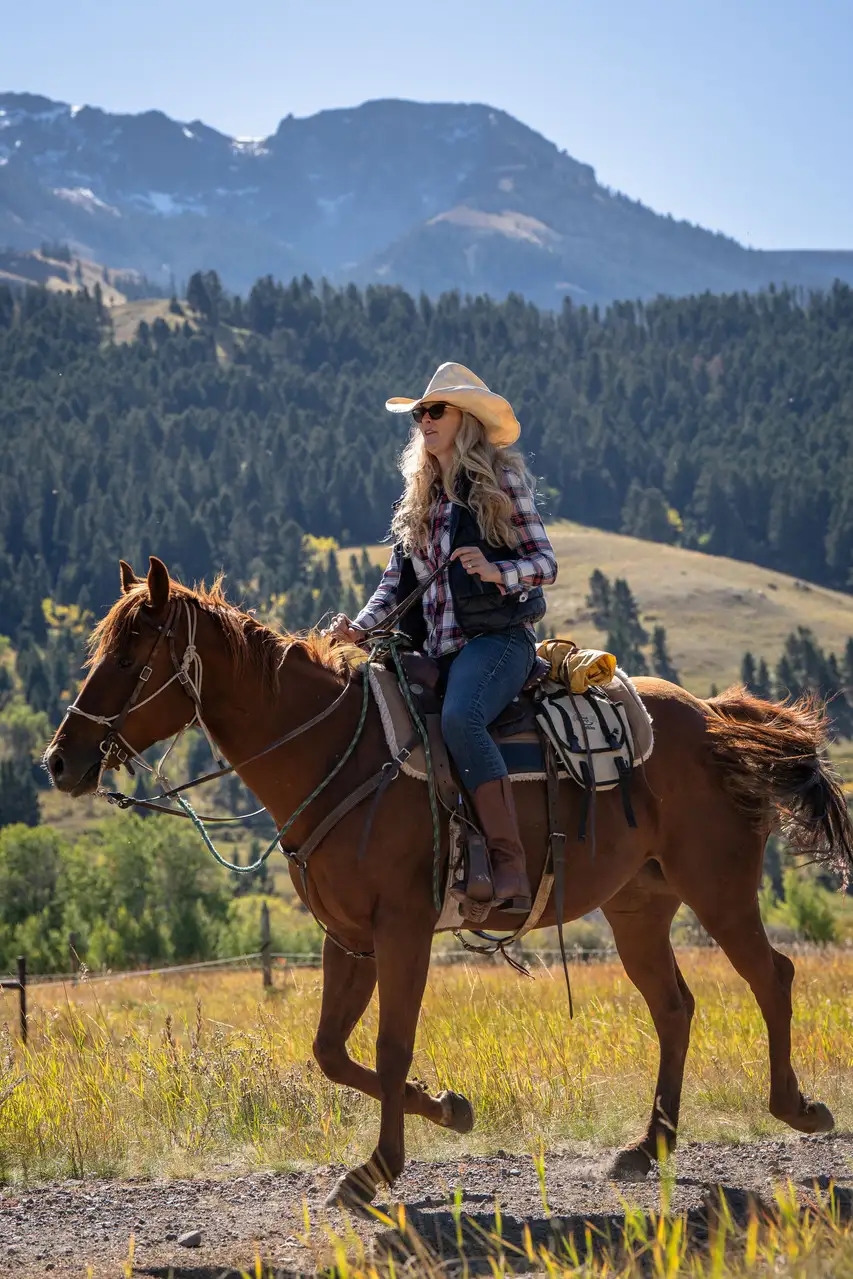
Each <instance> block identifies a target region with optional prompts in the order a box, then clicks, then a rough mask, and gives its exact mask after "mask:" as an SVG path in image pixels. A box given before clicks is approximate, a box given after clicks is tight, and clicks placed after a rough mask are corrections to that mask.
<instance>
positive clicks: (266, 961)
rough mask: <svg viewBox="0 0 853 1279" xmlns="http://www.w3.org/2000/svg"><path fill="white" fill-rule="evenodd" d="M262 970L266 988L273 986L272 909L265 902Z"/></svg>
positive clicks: (262, 910)
mask: <svg viewBox="0 0 853 1279" xmlns="http://www.w3.org/2000/svg"><path fill="white" fill-rule="evenodd" d="M261 968H262V969H263V974H264V986H265V987H267V986H271V985H272V958H271V955H270V908H269V906H268V905H267V904H266V902H265V901H263V902H261Z"/></svg>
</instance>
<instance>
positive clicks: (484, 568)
mask: <svg viewBox="0 0 853 1279" xmlns="http://www.w3.org/2000/svg"><path fill="white" fill-rule="evenodd" d="M450 558H451V560H461V561H462V567H463V568H464V570H465V572H466V573H468V574H469V575H470V576H471V577H479V578H480V580H481V581H482V582H494V583H495V584H496V585H498V586H499V585H500V584H501V583H502V582H503V577H502V576H501V571H500V569H499V568H498V567H497V566H496V565H495V564H492V563H491V562H490V561H489V560H487V559H486V557H485V555H484V554H483V552H482V551H481V550H480V548H479V547H478V546H460V547H457V549H456V550H455V551H454V552H453V554H452V555H451V557H450Z"/></svg>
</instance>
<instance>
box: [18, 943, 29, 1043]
mask: <svg viewBox="0 0 853 1279" xmlns="http://www.w3.org/2000/svg"><path fill="white" fill-rule="evenodd" d="M18 1001H19V1007H20V1012H21V1043H24V1044H25V1043H26V1042H27V957H26V955H19V956H18Z"/></svg>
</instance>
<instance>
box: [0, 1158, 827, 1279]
mask: <svg viewBox="0 0 853 1279" xmlns="http://www.w3.org/2000/svg"><path fill="white" fill-rule="evenodd" d="M611 1155H612V1152H611V1151H603V1150H601V1149H597V1150H595V1151H594V1152H592V1151H589V1152H586V1151H584V1150H582V1149H580V1148H579V1147H574V1148H572V1149H571V1151H563V1152H555V1153H551V1154H550V1155H548V1156H547V1159H546V1178H547V1195H548V1201H549V1212H547V1213H546V1211H545V1209H544V1208H543V1203H542V1195H541V1190H540V1186H539V1180H538V1177H537V1174H536V1170H535V1167H534V1165H533V1162H532V1160H531V1159H530V1156H529V1155H507V1154H504V1153H502V1152H501V1153H500V1154H498V1155H496V1156H493V1157H464V1156H463V1157H462V1158H460V1159H459V1160H458V1161H455V1162H453V1163H448V1162H445V1163H413V1164H410V1165H409V1168H408V1169H407V1171H406V1173H405V1174H404V1176H403V1177H401V1178H400V1181H399V1182H398V1183H397V1186H396V1188H395V1194H394V1196H393V1198H391V1197H386V1198H385V1199H384V1200H383V1201H382V1205H381V1206H384V1207H388V1206H390V1204H392V1203H395V1202H402V1203H404V1204H406V1206H407V1213H408V1220H409V1221H410V1222H411V1223H412V1224H413V1225H414V1226H415V1227H416V1229H417V1230H418V1232H419V1233H420V1234H421V1236H423V1237H424V1238H425V1239H427V1240H428V1241H429V1242H430V1244H431V1245H432V1246H433V1247H434V1248H435V1249H436V1250H437V1251H438V1252H439V1253H444V1254H445V1255H447V1256H448V1257H449V1256H456V1255H458V1254H457V1250H456V1219H455V1216H454V1210H453V1202H454V1200H453V1193H454V1190H455V1189H456V1188H458V1187H462V1188H463V1192H462V1195H461V1212H462V1216H463V1218H465V1219H468V1221H469V1222H470V1223H473V1225H469V1226H468V1227H467V1235H466V1245H465V1251H466V1253H467V1254H468V1256H469V1257H470V1258H471V1260H472V1263H473V1264H472V1270H473V1271H474V1272H475V1273H476V1272H477V1271H478V1270H480V1271H482V1273H487V1272H488V1265H487V1263H485V1260H484V1261H483V1263H482V1264H480V1265H478V1258H480V1257H482V1258H483V1259H484V1258H485V1255H486V1252H487V1247H486V1245H485V1244H484V1242H483V1240H482V1238H480V1237H478V1234H477V1227H478V1226H479V1227H481V1228H482V1229H483V1230H487V1231H489V1232H491V1231H493V1230H494V1203H495V1199H496V1198H497V1200H498V1201H499V1203H500V1205H501V1211H502V1216H503V1237H504V1238H505V1239H506V1240H507V1242H508V1243H509V1245H510V1246H511V1245H512V1244H513V1243H515V1242H519V1241H520V1239H521V1231H522V1228H523V1224H524V1223H525V1222H527V1223H528V1224H529V1225H530V1229H531V1232H532V1234H533V1238H534V1241H536V1240H545V1239H547V1238H548V1237H549V1236H552V1235H553V1232H554V1230H555V1228H556V1229H561V1228H562V1229H567V1230H571V1229H573V1228H574V1227H576V1226H582V1223H583V1221H584V1219H585V1218H593V1219H594V1220H595V1222H596V1224H597V1225H599V1226H602V1227H605V1228H606V1227H607V1226H608V1225H614V1224H615V1225H616V1226H617V1227H618V1224H619V1219H618V1218H619V1214H620V1212H621V1205H620V1195H622V1196H624V1198H625V1199H627V1200H629V1201H630V1202H631V1203H633V1204H638V1205H640V1206H643V1207H646V1208H654V1207H656V1206H657V1205H658V1203H659V1194H660V1186H659V1184H658V1181H657V1178H656V1177H655V1178H654V1179H652V1180H649V1181H647V1182H644V1183H641V1184H636V1183H612V1182H609V1181H608V1180H607V1177H606V1169H607V1165H608V1160H609V1158H610V1157H611ZM339 1171H340V1169H335V1168H320V1169H317V1170H314V1171H312V1172H300V1173H283V1174H275V1173H268V1174H264V1173H259V1174H256V1175H253V1176H247V1177H238V1178H235V1179H233V1180H229V1181H201V1180H199V1181H173V1182H148V1181H130V1182H121V1181H95V1180H91V1181H65V1182H60V1183H54V1184H51V1185H45V1186H32V1187H29V1188H27V1189H20V1188H15V1187H8V1188H6V1189H3V1190H1V1191H0V1274H2V1275H15V1276H16V1279H24V1276H26V1277H27V1279H29V1277H30V1276H42V1275H51V1276H53V1277H55V1279H67V1277H68V1276H72V1275H73V1276H75V1279H76V1277H77V1276H80V1277H82V1276H84V1275H85V1274H86V1267H87V1266H91V1267H92V1270H93V1273H94V1275H95V1276H97V1277H98V1279H100V1276H115V1275H119V1274H121V1273H122V1270H121V1262H122V1261H123V1260H125V1259H126V1258H127V1253H128V1240H129V1239H130V1236H131V1235H133V1236H134V1237H135V1240H136V1254H135V1260H134V1274H135V1275H158V1276H164V1277H165V1276H167V1275H169V1274H170V1273H172V1270H173V1268H174V1274H175V1275H176V1276H179V1275H180V1276H185V1277H186V1279H218V1277H219V1276H222V1275H223V1274H224V1275H227V1274H229V1272H230V1270H231V1268H232V1267H246V1268H247V1269H249V1268H252V1273H254V1270H253V1267H254V1261H255V1257H256V1255H257V1254H258V1253H260V1255H261V1257H262V1258H263V1259H264V1260H265V1261H266V1262H267V1263H268V1264H269V1265H270V1266H273V1267H275V1268H277V1270H278V1271H279V1272H280V1274H281V1275H282V1276H285V1275H292V1274H294V1273H301V1274H306V1273H308V1274H310V1273H314V1272H315V1271H316V1269H317V1266H318V1264H319V1262H320V1261H321V1259H322V1258H323V1256H324V1255H325V1256H326V1257H327V1258H328V1247H327V1248H326V1251H325V1253H324V1251H323V1242H322V1241H323V1237H324V1224H326V1223H327V1224H328V1226H330V1227H332V1228H333V1229H335V1230H337V1231H343V1230H345V1229H346V1221H345V1218H344V1216H343V1215H342V1214H341V1213H339V1212H337V1211H332V1212H327V1211H326V1210H325V1209H324V1207H323V1200H324V1197H325V1195H326V1194H327V1192H328V1191H329V1189H330V1188H331V1186H332V1184H333V1181H334V1179H335V1177H336V1176H337V1175H338V1173H339ZM789 1178H790V1180H791V1181H792V1182H793V1183H794V1185H795V1186H796V1187H797V1189H798V1191H799V1192H800V1194H801V1196H802V1197H803V1198H809V1197H810V1195H811V1194H813V1188H814V1183H815V1181H817V1183H818V1185H819V1186H826V1185H827V1183H828V1181H829V1179H830V1178H831V1179H833V1180H834V1181H835V1182H836V1183H837V1185H838V1187H839V1192H838V1198H839V1200H840V1203H841V1207H842V1210H843V1211H846V1212H848V1213H849V1212H850V1211H851V1210H853V1136H851V1135H842V1136H835V1135H831V1136H825V1137H807V1138H793V1139H792V1140H786V1141H763V1142H758V1143H755V1144H752V1145H748V1146H722V1145H713V1144H710V1143H695V1144H692V1145H691V1144H688V1145H685V1146H683V1147H681V1149H680V1150H679V1155H678V1167H677V1181H676V1184H675V1188H674V1194H673V1201H672V1206H673V1209H674V1210H682V1209H688V1210H689V1218H690V1224H691V1227H692V1228H693V1229H694V1230H695V1232H696V1233H697V1235H699V1236H701V1234H702V1231H703V1230H706V1229H707V1205H708V1203H709V1202H715V1201H716V1198H717V1191H716V1189H715V1188H716V1187H717V1186H723V1187H725V1188H726V1195H727V1198H728V1201H729V1204H730V1207H731V1210H732V1212H733V1214H734V1216H735V1217H736V1218H737V1217H738V1216H739V1215H740V1216H745V1214H746V1212H747V1209H748V1200H749V1195H750V1194H753V1195H756V1196H758V1197H759V1199H764V1200H769V1199H770V1198H771V1197H772V1188H773V1185H774V1184H779V1183H780V1182H781V1183H785V1182H787V1180H788V1179H789ZM709 1192H711V1193H710V1194H709ZM303 1204H307V1208H308V1213H309V1216H310V1220H311V1223H312V1237H313V1242H312V1243H311V1244H310V1245H308V1246H306V1243H305V1241H304V1234H305V1227H304V1217H303ZM458 1215H459V1214H458V1211H457V1212H456V1217H458ZM555 1218H556V1219H558V1222H557V1225H556V1226H555V1220H554V1219H555ZM356 1229H357V1231H358V1233H359V1235H360V1236H361V1237H362V1239H364V1240H365V1241H366V1243H367V1244H368V1246H369V1247H372V1248H376V1247H382V1246H383V1245H384V1246H387V1245H389V1244H391V1245H393V1244H394V1243H395V1242H397V1241H398V1240H399V1236H397V1238H396V1240H395V1238H394V1236H395V1232H393V1231H390V1230H389V1229H387V1227H384V1226H382V1225H381V1224H379V1223H376V1222H363V1223H362V1222H358V1223H357V1225H356ZM194 1230H197V1231H199V1232H200V1235H201V1242H200V1243H199V1244H198V1246H196V1247H193V1248H188V1247H185V1246H182V1245H181V1244H179V1243H178V1239H179V1238H180V1237H181V1236H182V1235H184V1234H185V1233H188V1232H190V1231H194Z"/></svg>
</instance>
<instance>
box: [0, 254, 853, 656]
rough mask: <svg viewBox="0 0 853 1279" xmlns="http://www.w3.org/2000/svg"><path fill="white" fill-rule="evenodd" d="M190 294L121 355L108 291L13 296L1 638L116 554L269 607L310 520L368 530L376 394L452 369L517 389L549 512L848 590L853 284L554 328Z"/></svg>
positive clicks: (397, 439)
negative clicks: (174, 322) (221, 581)
mask: <svg viewBox="0 0 853 1279" xmlns="http://www.w3.org/2000/svg"><path fill="white" fill-rule="evenodd" d="M190 292H191V296H192V298H193V301H194V302H195V304H196V306H197V307H199V308H200V309H201V310H202V312H206V316H204V315H203V316H202V323H201V325H200V326H199V327H198V328H191V327H190V326H189V325H188V324H187V325H184V324H183V323H182V321H180V318H179V317H175V318H178V329H177V331H171V330H170V329H169V328H168V326H167V324H166V323H165V322H164V321H158V322H155V324H154V325H152V326H151V328H148V327H147V326H145V327H143V328H142V329H141V330H140V335H139V338H138V340H137V341H135V342H132V343H128V344H121V345H118V344H114V343H113V342H112V341H111V340H110V335H111V328H110V320H109V315H108V313H107V312H106V311H105V310H104V309H103V307H102V306H101V304H100V301H99V299H98V298H97V297H94V298H90V297H86V296H80V295H78V296H59V295H56V294H51V293H48V292H43V291H40V290H37V289H33V290H31V291H29V292H27V293H25V294H24V295H23V296H22V297H20V299H18V300H17V301H16V300H15V299H14V298H13V296H12V294H11V293H9V292H6V291H5V290H2V289H0V459H2V460H1V461H0V619H2V621H0V633H5V634H7V635H9V636H10V637H12V639H13V640H17V638H18V636H19V634H20V633H21V632H23V631H26V630H30V631H33V630H34V629H36V628H38V627H39V626H40V623H39V620H38V614H39V611H40V608H41V601H42V600H43V599H44V598H46V597H48V596H50V597H52V598H53V599H55V600H56V601H58V602H59V603H61V604H76V605H79V606H80V607H82V608H86V609H91V610H95V611H97V610H100V609H102V608H103V607H104V606H105V604H107V603H108V602H109V601H111V600H112V599H113V598H114V595H115V582H116V576H115V574H116V568H115V562H116V559H117V557H118V556H119V555H120V554H123V555H124V556H125V558H128V559H130V560H131V562H135V563H137V564H139V563H144V560H145V556H146V555H147V553H148V552H149V551H154V552H156V553H158V554H160V555H161V556H163V557H164V558H165V559H166V561H167V563H169V565H170V566H171V567H172V568H173V570H174V571H175V572H176V573H181V574H183V576H185V577H187V578H193V577H197V576H202V575H206V576H208V577H209V576H210V575H211V573H212V572H213V571H215V570H216V569H218V568H220V567H221V568H224V569H225V570H226V572H227V573H228V575H229V579H230V581H231V589H232V590H237V591H238V592H239V591H242V592H243V593H244V595H248V596H254V597H255V599H263V598H265V597H269V596H270V595H272V594H280V593H286V592H291V591H292V590H293V588H294V587H295V586H298V585H299V584H300V582H301V583H302V584H303V585H305V584H306V570H307V568H308V566H307V565H306V562H305V555H304V550H303V541H302V533H303V532H308V533H313V534H319V535H331V536H334V537H336V538H337V539H338V540H339V541H341V542H344V543H346V542H350V543H355V544H359V543H363V542H367V541H374V540H376V539H377V538H378V537H379V536H380V535H381V534H382V533H383V531H384V529H385V527H386V524H387V521H388V512H389V507H390V504H391V502H392V500H393V498H394V497H395V496H396V493H397V489H398V477H397V474H396V471H395V456H396V453H397V452H398V450H399V448H400V446H401V444H402V442H403V435H404V432H405V429H406V427H405V423H401V421H400V419H399V418H394V417H392V416H391V415H389V414H386V413H385V412H384V410H383V403H384V400H385V398H386V396H387V395H388V394H392V393H398V392H407V391H415V392H416V391H418V390H419V389H420V388H422V387H423V386H424V385H425V383H426V380H427V378H428V376H429V374H430V373H431V371H432V370H433V368H434V367H435V365H436V364H437V363H438V362H440V361H441V360H444V359H448V358H455V359H459V360H462V361H464V362H465V363H468V364H470V365H471V366H472V367H474V368H475V369H476V370H477V371H478V372H480V373H481V374H482V375H483V376H484V377H485V379H486V380H487V382H489V383H490V384H491V385H493V386H494V387H496V388H498V389H500V390H501V391H502V392H504V393H505V394H507V395H508V397H509V398H510V399H511V400H512V401H513V403H514V405H515V406H516V408H517V411H518V415H519V417H520V419H521V421H522V424H523V428H524V434H523V437H522V442H523V445H524V447H525V449H526V450H527V451H528V454H529V456H530V460H531V462H532V466H533V469H534V470H535V472H536V473H537V475H538V476H539V477H540V483H541V491H542V504H543V506H544V508H545V510H546V512H549V513H550V514H552V515H554V516H566V517H570V518H572V519H576V520H578V521H580V522H583V523H588V524H594V525H598V526H600V527H604V528H610V529H617V530H620V529H621V530H624V531H626V532H630V533H635V534H637V535H639V536H643V537H649V538H652V539H661V540H670V541H677V542H680V543H681V544H683V545H685V546H691V547H697V548H701V549H706V550H708V551H713V552H716V553H720V554H726V555H731V556H734V557H735V558H743V559H750V560H755V561H758V562H760V563H764V564H767V565H768V566H772V567H775V568H778V569H782V570H784V571H787V572H790V573H793V574H796V575H799V576H802V577H806V578H809V579H811V580H813V581H816V582H821V583H825V584H829V585H833V586H837V587H841V588H846V587H847V586H848V579H849V573H850V558H851V548H853V451H852V450H851V440H853V434H851V428H850V423H851V421H853V291H851V290H850V289H848V288H845V287H842V286H837V287H836V288H835V289H834V290H833V291H832V292H831V293H830V294H828V295H825V296H818V297H814V298H812V299H811V300H810V301H809V303H808V305H804V304H803V303H802V302H801V301H800V300H798V299H797V298H796V297H795V296H793V295H792V294H790V293H788V292H778V293H766V294H763V295H759V296H756V297H747V296H736V297H714V296H710V295H709V296H706V297H701V298H693V299H685V300H681V301H673V300H661V301H658V302H655V303H653V304H650V305H646V306H639V305H632V304H623V305H617V306H614V307H613V308H611V309H610V310H609V311H608V312H607V313H606V314H601V315H600V314H599V313H598V312H597V311H596V310H592V311H587V310H585V309H574V308H572V307H570V306H569V305H566V307H565V309H564V310H563V311H562V313H561V314H559V315H556V316H554V315H550V314H545V313H540V312H539V311H537V310H536V309H535V308H534V307H533V306H530V305H527V304H525V303H524V302H523V301H522V300H521V299H518V298H513V297H511V298H509V299H508V300H507V301H506V302H504V303H495V302H492V301H490V300H488V299H485V298H478V299H474V300H467V301H463V300H460V298H459V297H458V296H456V295H448V296H446V297H444V298H442V299H441V300H440V301H439V302H438V303H432V302H429V301H428V300H427V299H426V298H422V299H420V300H415V299H413V298H411V297H409V296H408V295H407V294H405V293H404V292H402V291H401V290H399V289H393V288H373V289H369V290H367V291H366V292H365V293H361V292H359V291H358V290H357V289H355V288H354V287H350V288H347V289H344V290H340V291H337V290H333V289H331V288H328V287H325V286H314V285H313V284H312V283H311V282H310V281H308V280H302V281H294V282H293V283H292V284H290V285H276V284H274V283H273V282H272V281H271V280H261V281H259V282H258V283H257V284H256V285H255V287H254V288H253V290H252V292H251V294H250V295H249V297H248V298H247V299H245V300H243V299H239V298H230V297H227V296H225V295H223V294H222V292H221V290H219V289H218V285H217V282H216V280H215V277H199V278H198V279H194V281H193V287H192V289H191V290H190ZM226 336H227V341H226ZM226 351H227V355H226ZM297 594H298V593H297ZM296 605H297V606H296V607H294V609H293V612H294V613H301V612H303V611H304V607H305V600H304V599H303V600H302V601H301V602H299V601H298V599H297V601H296ZM303 620H304V618H303V617H301V616H300V617H299V621H300V622H302V621H303Z"/></svg>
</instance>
